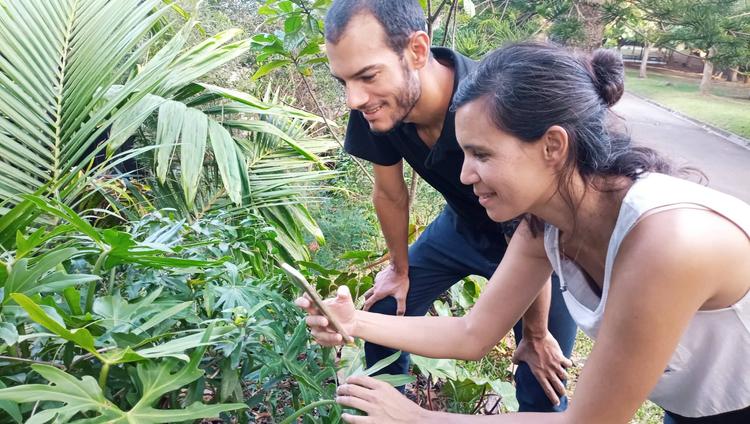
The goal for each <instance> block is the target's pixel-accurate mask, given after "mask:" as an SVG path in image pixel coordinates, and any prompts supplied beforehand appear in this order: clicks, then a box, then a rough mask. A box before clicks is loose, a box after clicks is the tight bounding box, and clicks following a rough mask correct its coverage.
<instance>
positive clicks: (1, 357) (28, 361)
mask: <svg viewBox="0 0 750 424" xmlns="http://www.w3.org/2000/svg"><path fill="white" fill-rule="evenodd" d="M0 361H11V362H21V363H24V364H40V365H49V366H52V367H55V368H59V369H61V370H64V369H65V365H62V364H56V363H54V362H46V361H35V360H33V359H25V358H16V357H15V356H4V355H0Z"/></svg>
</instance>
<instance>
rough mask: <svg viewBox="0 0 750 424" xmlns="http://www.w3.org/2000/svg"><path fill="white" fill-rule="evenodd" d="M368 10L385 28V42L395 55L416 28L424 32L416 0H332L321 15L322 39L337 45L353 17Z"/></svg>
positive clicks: (400, 51) (402, 48) (423, 22)
mask: <svg viewBox="0 0 750 424" xmlns="http://www.w3.org/2000/svg"><path fill="white" fill-rule="evenodd" d="M363 13H369V14H371V15H372V16H373V17H375V19H377V21H378V22H379V23H380V25H382V26H383V30H384V31H385V37H386V39H385V42H386V43H387V44H388V47H390V48H391V49H392V50H393V51H394V52H396V53H398V54H399V56H400V55H401V54H402V52H403V50H404V49H405V48H406V45H407V44H408V42H409V37H411V35H412V34H414V33H415V32H417V31H426V28H427V23H426V22H427V21H426V18H425V15H424V11H423V10H422V6H420V5H419V2H418V1H417V0H398V1H393V0H335V1H334V2H333V4H332V5H331V8H330V9H328V13H326V17H325V36H326V40H328V41H330V42H331V43H333V44H337V43H338V42H339V41H340V40H341V37H342V36H343V35H344V31H345V30H346V28H347V26H348V25H349V22H350V21H351V20H352V18H354V17H355V16H358V15H360V14H363Z"/></svg>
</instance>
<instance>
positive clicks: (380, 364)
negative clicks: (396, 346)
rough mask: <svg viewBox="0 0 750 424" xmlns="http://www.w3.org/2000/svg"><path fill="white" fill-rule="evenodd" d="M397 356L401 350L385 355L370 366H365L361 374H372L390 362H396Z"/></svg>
mask: <svg viewBox="0 0 750 424" xmlns="http://www.w3.org/2000/svg"><path fill="white" fill-rule="evenodd" d="M399 356H401V351H397V352H393V354H392V355H389V356H387V357H385V358H383V359H381V360H379V361H378V362H376V363H375V364H373V366H371V367H370V368H367V369H366V370H364V371H362V374H363V375H373V374H375V373H376V372H378V371H380V370H382V369H383V368H385V367H387V366H388V365H391V364H392V363H394V362H396V361H397V360H398V358H399Z"/></svg>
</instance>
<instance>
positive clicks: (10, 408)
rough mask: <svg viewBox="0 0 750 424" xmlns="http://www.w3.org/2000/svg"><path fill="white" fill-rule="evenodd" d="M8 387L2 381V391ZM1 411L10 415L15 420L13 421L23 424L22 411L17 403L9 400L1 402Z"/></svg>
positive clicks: (0, 383) (0, 387)
mask: <svg viewBox="0 0 750 424" xmlns="http://www.w3.org/2000/svg"><path fill="white" fill-rule="evenodd" d="M6 387H7V386H6V385H5V384H4V383H3V382H2V381H0V389H4V388H6ZM0 409H2V410H3V411H5V412H6V413H7V414H8V415H10V417H11V418H13V421H15V422H17V423H18V424H21V422H23V417H22V416H21V410H20V409H19V408H18V405H16V404H15V403H13V402H11V401H9V400H0Z"/></svg>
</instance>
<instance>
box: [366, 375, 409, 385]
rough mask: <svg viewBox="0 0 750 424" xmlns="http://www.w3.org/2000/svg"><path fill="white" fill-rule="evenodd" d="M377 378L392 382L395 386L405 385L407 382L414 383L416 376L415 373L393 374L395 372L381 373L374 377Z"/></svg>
mask: <svg viewBox="0 0 750 424" xmlns="http://www.w3.org/2000/svg"><path fill="white" fill-rule="evenodd" d="M373 378H375V379H377V380H380V381H383V382H385V383H388V384H390V385H391V386H393V387H399V386H403V385H405V384H409V383H413V382H414V381H415V380H416V378H415V377H414V376H413V375H404V374H399V375H393V374H380V375H376V376H375V377H373Z"/></svg>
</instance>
